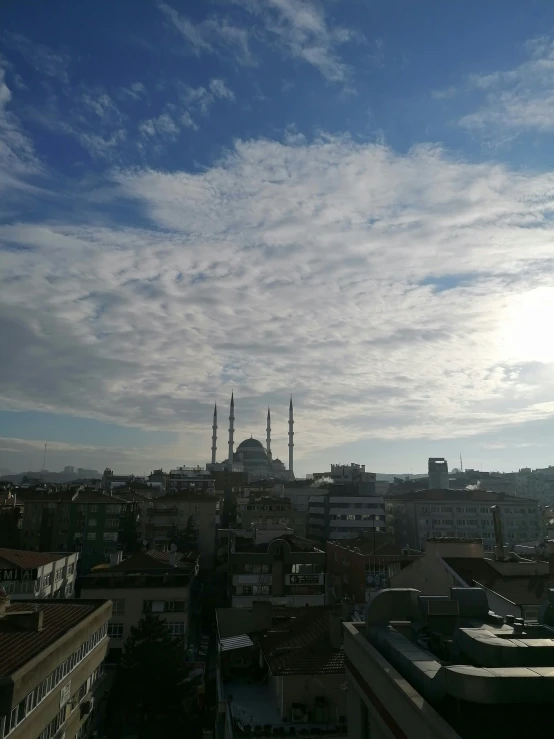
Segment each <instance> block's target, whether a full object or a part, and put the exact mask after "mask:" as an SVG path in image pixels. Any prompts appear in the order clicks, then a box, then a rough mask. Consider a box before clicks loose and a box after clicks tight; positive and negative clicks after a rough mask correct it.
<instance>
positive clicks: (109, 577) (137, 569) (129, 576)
mask: <svg viewBox="0 0 554 739" xmlns="http://www.w3.org/2000/svg"><path fill="white" fill-rule="evenodd" d="M197 574H198V555H197V554H195V553H189V554H186V555H185V554H182V553H180V552H159V551H156V550H150V551H148V552H137V553H136V554H132V555H131V556H130V557H127V558H125V559H121V558H120V556H119V555H118V554H116V555H113V557H112V564H111V565H100V566H99V567H97V568H95V569H94V570H93V571H92V572H91V573H90V574H89V575H87V576H86V577H83V578H82V584H81V597H83V598H107V599H109V600H111V601H112V615H111V619H110V622H109V624H108V636H109V637H110V661H117V660H118V659H119V657H120V656H121V651H122V649H123V644H124V643H125V639H126V638H127V637H128V636H129V634H130V631H131V627H133V626H136V625H137V624H138V622H139V621H140V619H141V618H142V616H143V614H145V613H155V614H157V615H158V616H160V617H161V618H162V619H163V620H164V621H165V623H166V625H167V628H168V631H169V633H170V634H171V635H172V636H182V637H183V638H184V639H185V643H186V641H187V636H188V630H189V623H190V612H191V600H192V592H193V588H194V583H195V577H196V575H197Z"/></svg>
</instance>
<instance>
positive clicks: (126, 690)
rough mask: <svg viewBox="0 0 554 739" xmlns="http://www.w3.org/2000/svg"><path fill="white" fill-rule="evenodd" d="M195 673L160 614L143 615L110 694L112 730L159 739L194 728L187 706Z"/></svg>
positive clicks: (115, 733)
mask: <svg viewBox="0 0 554 739" xmlns="http://www.w3.org/2000/svg"><path fill="white" fill-rule="evenodd" d="M189 671H190V668H189V667H188V666H187V665H186V664H185V647H184V642H183V639H182V638H174V637H172V636H170V634H169V632H168V630H167V628H166V625H165V623H164V622H163V621H162V620H161V619H160V618H159V617H158V616H156V615H153V614H150V613H149V614H146V615H145V616H143V618H142V619H141V620H140V621H139V623H138V625H137V626H133V627H132V628H131V633H130V635H129V637H128V638H127V640H126V642H125V645H124V647H123V654H122V657H121V662H120V664H119V669H118V672H117V677H116V680H115V683H114V687H113V690H112V692H111V693H110V703H109V706H108V726H109V728H110V729H111V730H112V731H113V736H117V737H120V736H124V735H126V734H129V733H133V732H134V733H136V735H137V736H138V737H139V739H151V738H153V737H156V739H159V737H161V736H163V737H168V738H170V737H174V736H175V737H176V736H182V735H183V732H184V731H185V730H186V729H189V730H190V723H191V719H190V716H188V715H187V711H186V710H185V708H186V706H187V704H188V702H189V701H190V699H191V697H192V696H193V695H194V694H195V692H196V685H195V683H194V682H193V681H191V680H189V679H188V677H189ZM189 735H192V734H191V733H190V731H189Z"/></svg>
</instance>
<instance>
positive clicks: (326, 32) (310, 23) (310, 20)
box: [234, 0, 380, 82]
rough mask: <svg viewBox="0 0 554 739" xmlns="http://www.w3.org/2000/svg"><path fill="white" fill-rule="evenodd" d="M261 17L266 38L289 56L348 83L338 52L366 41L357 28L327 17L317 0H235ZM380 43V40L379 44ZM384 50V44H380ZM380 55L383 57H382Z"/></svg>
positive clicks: (347, 68) (346, 69)
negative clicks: (343, 47)
mask: <svg viewBox="0 0 554 739" xmlns="http://www.w3.org/2000/svg"><path fill="white" fill-rule="evenodd" d="M234 2H235V4H237V5H240V6H242V7H243V8H245V9H246V10H247V11H249V12H250V13H251V14H252V15H253V16H254V17H255V18H257V19H258V20H259V22H260V23H261V26H262V28H263V29H264V32H265V35H266V38H267V39H268V40H270V41H271V42H272V43H274V44H275V45H276V46H277V47H278V48H279V49H280V50H281V52H283V53H284V54H285V55H286V56H290V57H292V58H294V59H297V60H301V61H303V62H306V63H308V64H310V65H311V66H313V67H315V68H316V69H317V70H318V71H319V72H320V73H321V74H322V75H323V76H324V77H325V78H326V79H327V80H329V81H331V82H344V81H346V80H347V78H348V77H349V74H350V70H349V67H348V65H347V64H346V63H345V62H344V61H343V60H342V58H341V57H340V55H339V53H338V49H339V47H340V46H343V45H345V44H349V43H352V42H354V41H358V42H359V41H363V40H364V39H363V36H362V35H361V34H360V33H359V32H358V31H355V30H353V29H348V28H344V27H341V26H339V25H337V24H336V23H335V22H334V21H330V20H328V19H327V17H326V15H325V12H324V9H323V6H322V5H320V4H319V3H318V2H314V1H313V0H268V2H266V3H258V2H256V0H234ZM379 44H380V42H379V43H378V46H379ZM379 51H380V47H379ZM379 58H380V57H379Z"/></svg>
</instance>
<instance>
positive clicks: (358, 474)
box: [330, 462, 377, 495]
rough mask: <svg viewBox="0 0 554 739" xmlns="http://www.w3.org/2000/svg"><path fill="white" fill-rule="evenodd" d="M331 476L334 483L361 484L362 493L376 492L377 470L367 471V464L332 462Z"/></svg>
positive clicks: (371, 493)
mask: <svg viewBox="0 0 554 739" xmlns="http://www.w3.org/2000/svg"><path fill="white" fill-rule="evenodd" d="M330 477H331V479H332V480H333V483H334V484H342V483H350V484H355V485H359V486H361V487H360V493H365V494H366V495H374V494H375V484H376V481H377V475H376V474H375V472H366V471H365V464H355V463H354V462H351V463H350V464H332V465H331V472H330Z"/></svg>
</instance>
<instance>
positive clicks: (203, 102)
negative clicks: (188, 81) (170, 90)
mask: <svg viewBox="0 0 554 739" xmlns="http://www.w3.org/2000/svg"><path fill="white" fill-rule="evenodd" d="M180 98H181V102H182V104H183V105H184V106H185V107H186V108H187V109H188V110H189V111H190V112H194V111H200V112H201V113H203V114H204V115H206V114H207V113H208V111H209V109H210V108H211V107H212V105H213V104H214V103H215V102H216V100H228V101H230V102H234V101H235V93H234V92H233V91H232V90H230V89H229V88H228V87H227V86H226V84H225V82H224V81H223V80H220V79H212V80H210V83H209V85H208V87H207V88H206V87H202V86H200V87H190V85H185V86H184V87H183V90H182V93H181V95H180Z"/></svg>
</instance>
